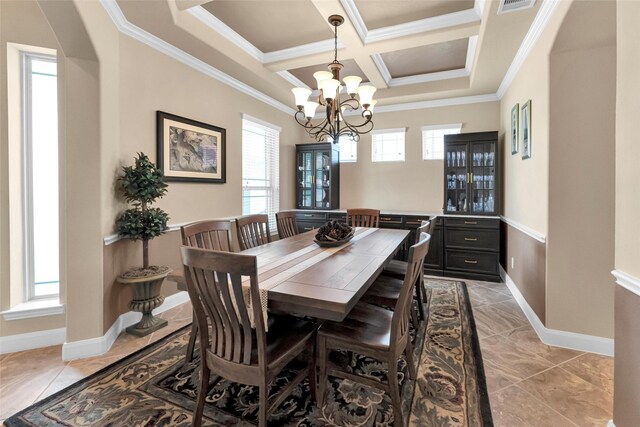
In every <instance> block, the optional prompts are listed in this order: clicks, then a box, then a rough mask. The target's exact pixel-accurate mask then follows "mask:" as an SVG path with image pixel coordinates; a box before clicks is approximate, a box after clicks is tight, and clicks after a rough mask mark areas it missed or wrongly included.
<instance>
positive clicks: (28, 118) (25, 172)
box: [20, 50, 60, 303]
mask: <svg viewBox="0 0 640 427" xmlns="http://www.w3.org/2000/svg"><path fill="white" fill-rule="evenodd" d="M34 59H36V60H38V61H46V62H53V63H56V64H57V62H58V61H57V57H56V55H49V54H45V53H40V52H33V51H28V50H20V69H21V72H20V97H21V112H20V113H21V114H20V116H21V120H20V128H21V129H20V130H21V135H22V138H21V143H22V149H21V152H22V153H21V154H22V165H21V166H22V184H21V192H22V208H23V218H22V221H23V227H22V241H23V245H24V247H23V262H22V264H23V265H22V268H23V277H24V301H25V303H28V302H31V301H40V300H51V299H57V298H59V296H60V278H59V277H58V292H57V293H53V294H46V295H38V296H36V293H35V262H34V230H33V227H34V224H33V220H34V213H33V206H34V201H33V173H32V172H33V134H32V132H31V124H32V123H33V117H32V110H33V108H32V93H33V92H32V91H33V82H32V80H31V70H32V62H33V60H34ZM58 144H59V142H58Z"/></svg>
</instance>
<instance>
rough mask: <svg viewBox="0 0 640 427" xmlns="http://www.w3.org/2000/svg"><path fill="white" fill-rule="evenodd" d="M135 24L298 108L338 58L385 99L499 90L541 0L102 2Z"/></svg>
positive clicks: (425, 98) (426, 98) (408, 99)
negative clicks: (523, 5) (302, 90)
mask: <svg viewBox="0 0 640 427" xmlns="http://www.w3.org/2000/svg"><path fill="white" fill-rule="evenodd" d="M102 1H103V4H104V3H107V2H108V3H112V4H117V5H118V6H119V8H120V9H121V11H122V13H123V15H124V17H125V18H126V19H127V20H128V21H129V22H130V23H131V24H133V25H135V26H137V27H139V28H141V29H143V30H144V31H147V32H149V33H151V34H153V35H154V36H156V37H158V38H160V39H162V40H163V41H165V42H167V43H169V44H171V45H173V46H175V47H177V48H178V49H181V50H182V51H184V52H185V53H187V54H188V55H190V56H192V57H194V58H196V59H198V60H200V61H203V63H205V64H207V65H209V66H210V67H212V68H214V69H215V70H219V71H221V72H223V73H225V74H226V75H228V76H230V77H232V78H233V79H235V80H238V81H239V82H240V83H242V84H245V85H249V86H250V87H251V88H252V89H255V90H256V91H259V92H260V93H262V94H264V95H266V96H268V97H271V98H273V99H274V100H275V101H277V102H279V103H282V104H284V105H288V106H292V107H293V97H292V95H291V92H290V89H291V88H292V87H294V86H308V87H310V88H311V89H315V86H316V83H315V80H314V79H313V73H314V72H315V71H319V70H325V69H326V64H328V63H329V62H331V61H332V60H333V47H334V40H333V29H332V27H331V25H330V24H329V23H328V22H327V18H328V17H329V16H330V15H333V14H340V15H342V16H344V18H345V22H344V24H343V25H342V26H340V27H339V29H338V59H339V60H340V61H341V62H342V63H343V64H344V66H345V69H344V70H343V72H342V73H341V76H342V77H344V76H346V75H352V74H355V75H359V76H360V77H362V78H363V81H369V82H371V84H373V85H375V86H376V87H377V88H378V92H377V93H376V98H377V99H378V100H379V103H378V106H384V105H390V104H397V103H410V102H416V101H429V100H436V99H445V98H452V97H463V96H474V95H484V94H495V93H496V90H497V89H498V86H499V85H500V83H501V81H502V80H503V78H504V76H505V73H506V72H507V69H508V68H509V65H510V64H511V62H512V60H513V58H514V57H515V55H516V53H517V51H518V49H519V47H520V45H521V44H522V41H523V39H524V37H525V35H526V33H527V31H528V30H529V28H530V26H531V24H532V22H533V20H534V18H535V16H536V13H537V11H538V9H539V7H540V4H541V3H542V2H543V1H546V0H538V1H536V3H535V4H534V6H533V7H532V8H529V9H525V10H520V11H516V12H511V13H508V14H500V15H498V13H497V11H498V5H499V0H475V1H472V0H295V1H292V0H288V1H283V0H242V1H238V0H214V1H204V0H117V3H116V2H115V0H102Z"/></svg>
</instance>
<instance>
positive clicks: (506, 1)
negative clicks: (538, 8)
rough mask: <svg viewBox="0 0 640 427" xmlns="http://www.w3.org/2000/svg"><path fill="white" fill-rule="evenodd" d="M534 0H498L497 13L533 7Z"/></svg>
mask: <svg viewBox="0 0 640 427" xmlns="http://www.w3.org/2000/svg"><path fill="white" fill-rule="evenodd" d="M535 2H536V0H500V4H499V5H498V15H501V14H503V13H507V12H515V11H516V10H524V9H529V8H530V7H533V5H534V4H535Z"/></svg>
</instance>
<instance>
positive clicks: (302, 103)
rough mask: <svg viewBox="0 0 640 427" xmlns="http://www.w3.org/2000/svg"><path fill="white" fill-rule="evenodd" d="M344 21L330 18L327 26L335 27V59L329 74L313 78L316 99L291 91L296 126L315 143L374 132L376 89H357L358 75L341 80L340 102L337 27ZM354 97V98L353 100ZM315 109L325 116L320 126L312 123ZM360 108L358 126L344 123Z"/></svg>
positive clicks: (307, 91)
mask: <svg viewBox="0 0 640 427" xmlns="http://www.w3.org/2000/svg"><path fill="white" fill-rule="evenodd" d="M343 22H344V18H343V17H342V16H340V15H331V16H330V17H329V23H330V24H331V25H333V27H334V59H333V62H331V63H330V64H329V65H328V66H327V67H328V68H329V71H318V72H316V73H314V74H313V77H314V78H315V79H316V82H317V83H318V89H319V94H318V100H317V102H316V101H309V96H310V95H311V90H310V89H308V88H303V87H297V88H293V89H291V91H292V92H293V95H294V96H295V100H296V106H297V107H298V111H296V113H295V115H294V117H295V119H296V121H297V122H298V124H300V125H301V126H302V127H304V128H305V130H306V131H307V133H308V134H309V136H311V137H313V138H315V140H316V141H318V142H320V141H331V142H333V143H334V144H337V143H338V140H339V138H340V137H341V136H343V135H344V136H348V137H349V138H350V139H351V140H352V141H358V140H360V135H362V134H365V133H368V132H371V130H372V129H373V122H372V121H371V119H372V118H373V107H374V106H375V105H376V102H377V101H376V100H374V99H373V94H374V93H375V91H376V88H375V87H374V86H371V85H365V86H360V82H361V81H362V79H361V78H360V77H358V76H347V77H345V78H344V79H343V82H344V87H346V94H345V96H344V97H345V99H344V100H341V94H340V92H342V89H343V86H342V84H341V83H340V70H342V68H343V65H342V64H341V63H340V62H338V27H339V26H340V25H342V23H343ZM356 95H357V97H356ZM318 107H324V109H325V113H326V116H325V117H323V118H322V121H320V122H319V123H315V124H314V123H313V121H312V120H313V117H314V116H315V115H316V110H317V109H318ZM360 108H362V110H361V112H360V116H361V117H362V120H360V119H358V120H359V121H360V123H359V124H356V123H352V122H349V121H347V120H345V118H344V114H345V113H347V112H356V111H358V110H359V109H360Z"/></svg>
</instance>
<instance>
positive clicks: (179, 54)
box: [100, 0, 295, 115]
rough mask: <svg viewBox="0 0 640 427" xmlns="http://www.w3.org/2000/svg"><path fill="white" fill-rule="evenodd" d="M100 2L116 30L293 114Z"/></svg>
mask: <svg viewBox="0 0 640 427" xmlns="http://www.w3.org/2000/svg"><path fill="white" fill-rule="evenodd" d="M100 4H102V7H104V9H105V10H106V11H107V14H108V15H109V17H110V18H111V20H112V21H113V23H114V24H115V26H116V28H117V29H118V31H120V32H121V33H123V34H125V35H127V36H129V37H131V38H133V39H135V40H137V41H139V42H141V43H144V44H146V45H147V46H149V47H152V48H153V49H155V50H157V51H158V52H161V53H164V54H165V55H167V56H169V57H171V58H173V59H175V60H177V61H180V62H182V63H183V64H185V65H187V66H189V67H191V68H193V69H194V70H197V71H200V72H201V73H203V74H206V75H208V76H209V77H212V78H214V79H216V80H218V81H219V82H221V83H223V84H225V85H227V86H229V87H231V88H233V89H236V90H237V91H239V92H242V93H244V94H246V95H249V96H251V97H253V98H255V99H257V100H259V101H261V102H264V103H265V104H267V105H269V106H271V107H274V108H276V109H278V110H280V111H282V112H284V113H287V114H290V115H293V114H294V113H295V110H294V109H293V108H291V107H289V106H288V105H285V104H283V103H282V102H280V101H278V100H276V99H274V98H272V97H270V96H268V95H266V94H264V93H262V92H260V91H258V90H257V89H255V88H253V87H251V86H249V85H248V84H246V83H243V82H241V81H240V80H238V79H236V78H234V77H231V76H230V75H228V74H226V73H224V72H222V71H220V70H218V69H217V68H215V67H212V66H211V65H209V64H207V63H206V62H204V61H201V60H200V59H198V58H196V57H194V56H192V55H190V54H188V53H186V52H184V51H183V50H181V49H178V48H177V47H175V46H173V45H172V44H170V43H167V42H166V41H164V40H162V39H161V38H159V37H156V36H154V35H153V34H151V33H149V32H147V31H145V30H143V29H142V28H140V27H138V26H136V25H134V24H132V23H130V22H129V21H127V19H126V17H125V16H124V14H123V13H122V10H121V9H120V7H119V6H118V4H117V3H116V1H115V0H100Z"/></svg>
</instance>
